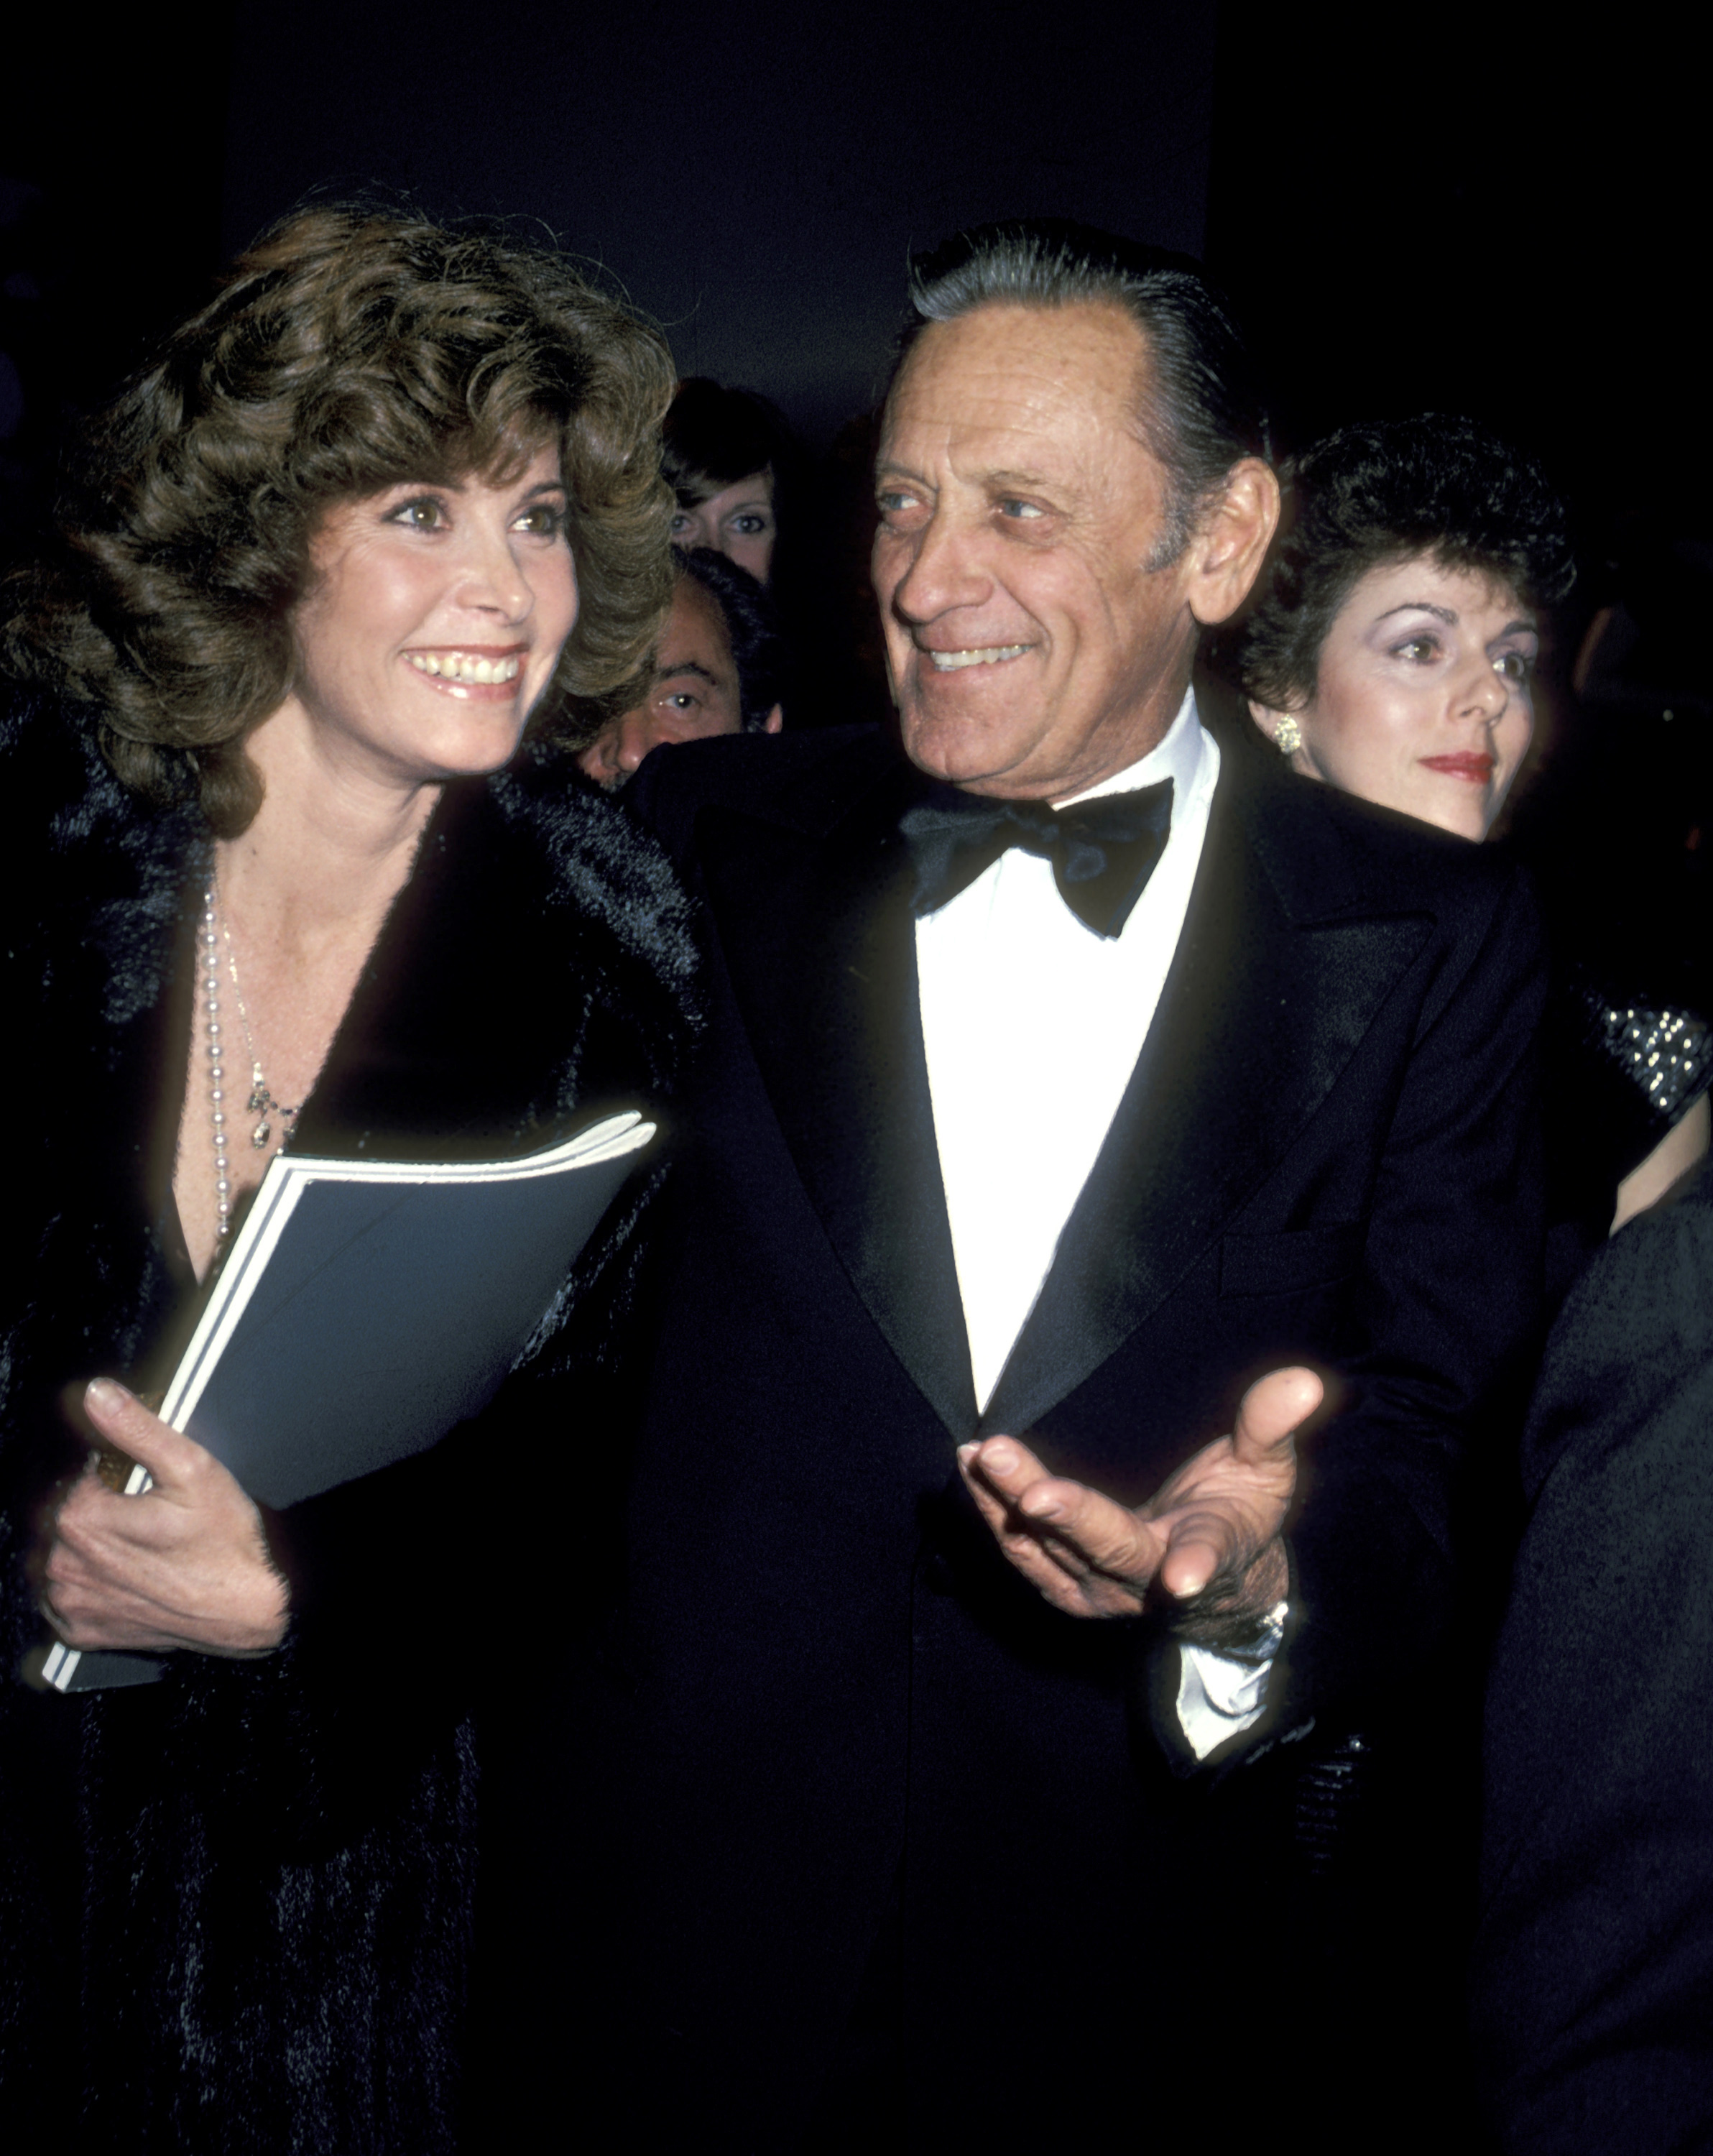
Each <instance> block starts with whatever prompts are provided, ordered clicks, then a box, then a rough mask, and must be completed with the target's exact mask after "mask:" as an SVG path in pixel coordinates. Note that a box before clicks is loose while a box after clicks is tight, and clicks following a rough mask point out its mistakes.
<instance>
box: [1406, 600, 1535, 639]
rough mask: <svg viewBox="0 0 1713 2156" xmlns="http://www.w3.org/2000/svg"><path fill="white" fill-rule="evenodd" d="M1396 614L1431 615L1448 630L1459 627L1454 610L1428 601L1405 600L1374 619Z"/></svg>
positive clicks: (1507, 632)
mask: <svg viewBox="0 0 1713 2156" xmlns="http://www.w3.org/2000/svg"><path fill="white" fill-rule="evenodd" d="M1395 613H1430V614H1432V615H1433V618H1434V619H1435V620H1436V621H1443V622H1444V624H1445V625H1446V627H1447V628H1448V629H1454V628H1455V627H1456V626H1457V613H1456V609H1455V608H1452V607H1443V606H1433V605H1431V604H1430V603H1428V601H1427V600H1426V599H1405V600H1404V601H1403V603H1402V604H1401V605H1399V606H1395V607H1387V609H1386V611H1385V613H1377V614H1376V615H1375V617H1374V619H1375V620H1376V621H1377V622H1378V621H1390V620H1391V619H1392V615H1393V614H1395ZM1506 634H1510V632H1509V631H1508V630H1507V631H1506Z"/></svg>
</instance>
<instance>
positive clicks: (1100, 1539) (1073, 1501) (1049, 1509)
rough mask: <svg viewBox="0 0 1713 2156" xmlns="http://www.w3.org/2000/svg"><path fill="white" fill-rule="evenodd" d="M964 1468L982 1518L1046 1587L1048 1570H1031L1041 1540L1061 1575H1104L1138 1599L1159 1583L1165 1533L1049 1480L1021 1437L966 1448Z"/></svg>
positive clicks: (1076, 1487) (1097, 1497) (1093, 1493)
mask: <svg viewBox="0 0 1713 2156" xmlns="http://www.w3.org/2000/svg"><path fill="white" fill-rule="evenodd" d="M958 1465H959V1466H960V1468H961V1469H962V1471H963V1476H964V1480H965V1481H966V1482H967V1484H968V1486H969V1489H970V1492H971V1494H972V1496H973V1497H974V1498H975V1501H976V1503H977V1507H978V1508H979V1509H980V1511H981V1514H982V1518H983V1519H984V1520H985V1521H986V1522H987V1525H988V1526H989V1527H991V1528H992V1531H993V1532H994V1533H995V1534H996V1535H998V1537H999V1539H1000V1541H1001V1543H1002V1544H1003V1546H1004V1548H1005V1550H1006V1552H1007V1554H1008V1556H1010V1557H1011V1558H1012V1559H1013V1563H1017V1564H1018V1566H1019V1567H1020V1568H1022V1569H1024V1570H1027V1571H1028V1573H1029V1575H1030V1577H1031V1578H1034V1579H1035V1583H1036V1584H1037V1585H1038V1586H1039V1585H1040V1584H1042V1583H1041V1579H1040V1578H1039V1577H1038V1576H1037V1575H1038V1573H1039V1571H1040V1570H1041V1568H1040V1567H1034V1566H1025V1565H1024V1564H1023V1546H1025V1545H1027V1544H1028V1543H1031V1542H1033V1541H1035V1540H1036V1539H1037V1538H1038V1537H1039V1544H1040V1548H1041V1550H1042V1554H1043V1557H1044V1560H1045V1562H1046V1563H1049V1564H1050V1565H1051V1566H1052V1567H1053V1568H1054V1570H1055V1571H1056V1572H1058V1573H1064V1574H1069V1575H1070V1576H1072V1577H1075V1576H1078V1575H1080V1574H1083V1573H1090V1572H1095V1573H1102V1574H1104V1575H1105V1577H1107V1578H1112V1579H1117V1580H1121V1581H1123V1582H1125V1583H1126V1584H1128V1585H1131V1586H1133V1587H1134V1588H1135V1589H1136V1591H1137V1592H1138V1593H1140V1592H1141V1591H1142V1590H1144V1589H1146V1585H1147V1583H1148V1582H1149V1580H1151V1578H1153V1575H1154V1568H1155V1567H1156V1566H1157V1564H1158V1563H1159V1561H1160V1556H1161V1553H1162V1550H1163V1549H1164V1548H1165V1546H1166V1537H1165V1534H1164V1532H1163V1531H1162V1530H1161V1529H1158V1528H1156V1527H1153V1526H1152V1525H1151V1523H1149V1522H1146V1521H1143V1520H1141V1519H1139V1518H1138V1517H1137V1516H1136V1513H1135V1512H1132V1511H1131V1508H1130V1507H1128V1506H1127V1505H1121V1504H1120V1503H1119V1502H1118V1501H1117V1500H1116V1498H1113V1497H1108V1496H1103V1495H1102V1494H1101V1492H1100V1491H1098V1490H1091V1489H1090V1488H1089V1487H1088V1486H1086V1484H1084V1483H1081V1482H1074V1481H1068V1480H1066V1479H1065V1478H1064V1477H1062V1476H1054V1475H1049V1474H1048V1472H1047V1471H1046V1469H1045V1468H1044V1467H1043V1466H1042V1465H1041V1463H1040V1461H1039V1460H1037V1459H1036V1458H1035V1456H1034V1455H1033V1453H1032V1452H1031V1451H1030V1450H1029V1449H1028V1446H1027V1445H1021V1444H1019V1443H1018V1440H1017V1439H1015V1438H1014V1437H994V1438H988V1439H987V1440H985V1441H984V1442H983V1443H982V1444H980V1445H962V1446H960V1447H959V1449H958Z"/></svg>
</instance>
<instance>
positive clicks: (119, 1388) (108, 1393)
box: [84, 1378, 131, 1409]
mask: <svg viewBox="0 0 1713 2156" xmlns="http://www.w3.org/2000/svg"><path fill="white" fill-rule="evenodd" d="M130 1398H131V1395H130V1394H129V1393H127V1392H126V1389H125V1388H124V1386H123V1385H121V1384H116V1383H115V1382H114V1380H113V1379H112V1378H90V1382H89V1383H88V1384H87V1385H86V1386H85V1388H84V1399H85V1401H86V1402H87V1403H88V1404H89V1405H90V1407H92V1408H109V1409H111V1408H120V1407H123V1406H124V1404H125V1403H126V1401H127V1400H128V1399H130Z"/></svg>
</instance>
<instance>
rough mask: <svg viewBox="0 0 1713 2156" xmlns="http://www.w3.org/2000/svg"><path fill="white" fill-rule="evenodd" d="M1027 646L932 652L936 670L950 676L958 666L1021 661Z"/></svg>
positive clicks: (992, 646)
mask: <svg viewBox="0 0 1713 2156" xmlns="http://www.w3.org/2000/svg"><path fill="white" fill-rule="evenodd" d="M1028 648H1029V647H1028V644H988V645H987V646H986V647H985V648H984V649H982V650H980V651H931V652H930V653H929V654H928V656H929V658H930V659H931V660H933V662H934V670H935V671H936V673H939V674H949V673H951V670H952V669H953V668H954V667H957V666H992V665H997V664H998V661H999V660H1002V659H1020V658H1022V656H1023V653H1024V652H1026V651H1027V650H1028Z"/></svg>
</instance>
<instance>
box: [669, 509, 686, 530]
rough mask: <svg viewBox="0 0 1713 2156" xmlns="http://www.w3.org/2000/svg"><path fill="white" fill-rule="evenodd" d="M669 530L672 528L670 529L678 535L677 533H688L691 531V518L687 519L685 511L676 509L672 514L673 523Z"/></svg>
mask: <svg viewBox="0 0 1713 2156" xmlns="http://www.w3.org/2000/svg"><path fill="white" fill-rule="evenodd" d="M669 528H670V529H671V530H672V531H674V533H676V532H680V531H689V530H690V519H689V517H687V516H685V513H684V511H682V510H681V509H674V511H673V512H672V523H671V526H670V527H669Z"/></svg>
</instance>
